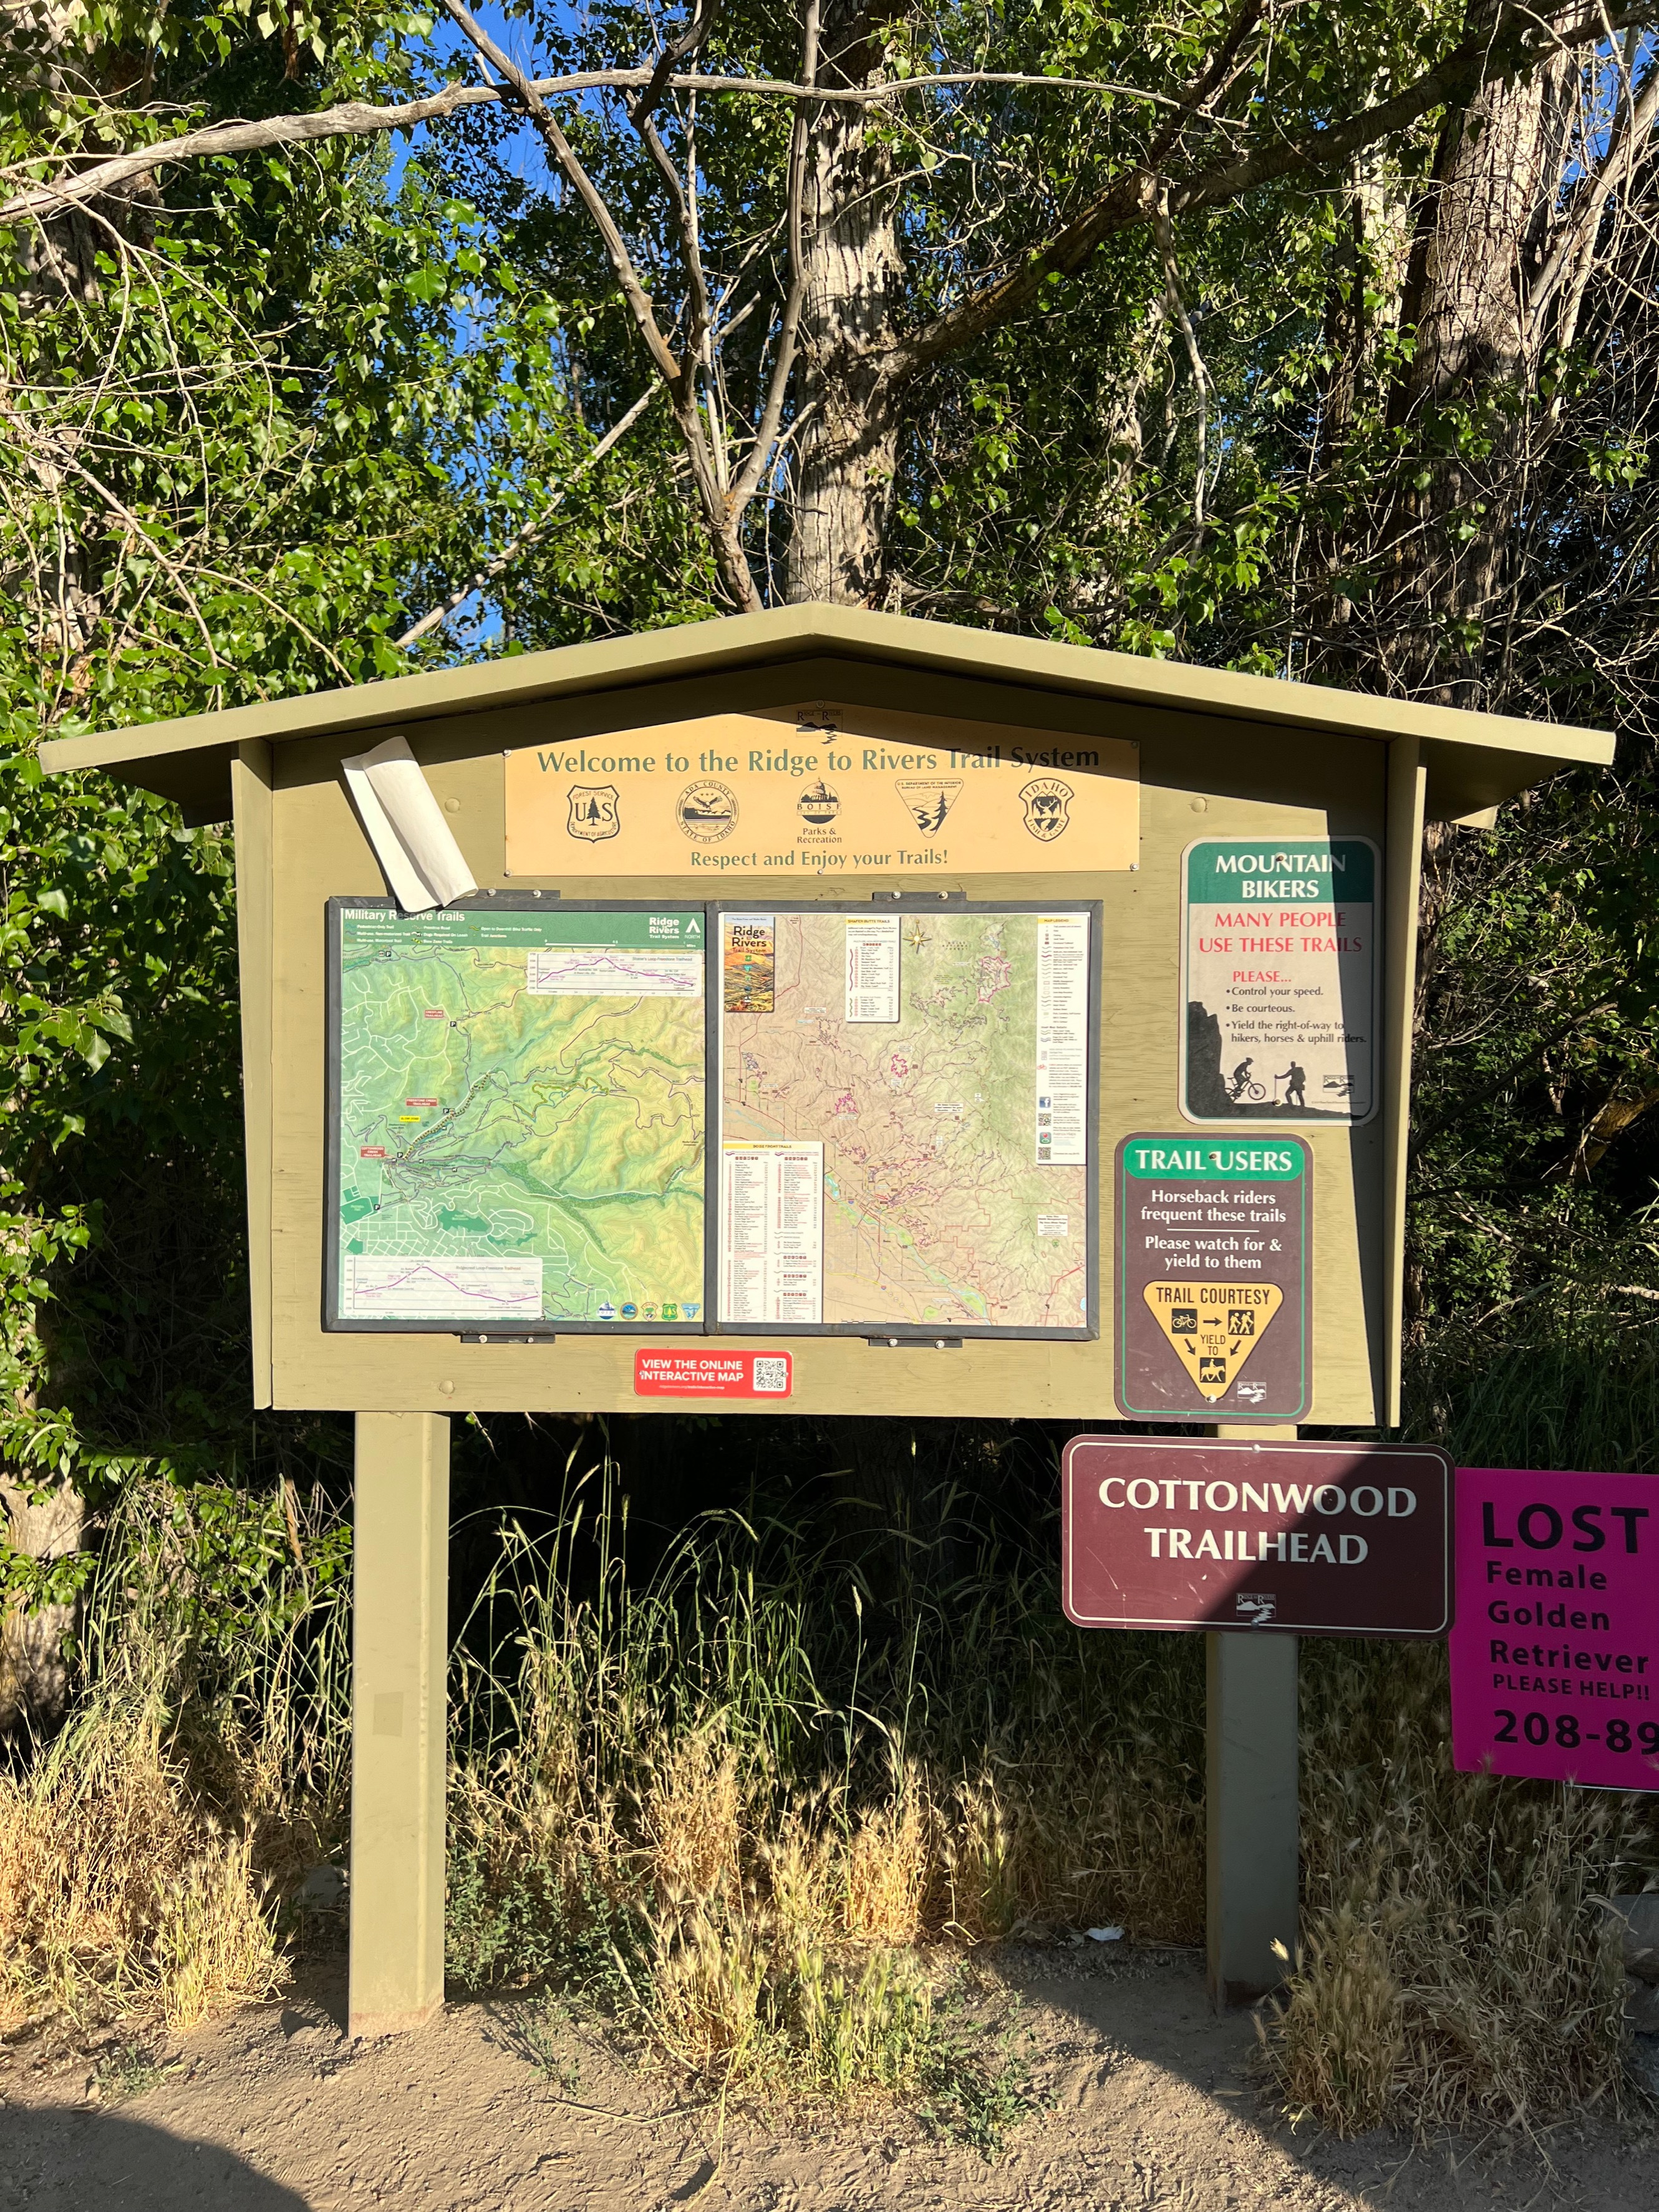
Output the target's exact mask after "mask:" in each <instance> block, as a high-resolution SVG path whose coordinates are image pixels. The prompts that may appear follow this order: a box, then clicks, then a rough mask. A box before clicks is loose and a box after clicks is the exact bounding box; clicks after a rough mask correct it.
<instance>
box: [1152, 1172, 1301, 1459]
mask: <svg viewBox="0 0 1659 2212" xmlns="http://www.w3.org/2000/svg"><path fill="white" fill-rule="evenodd" d="M1311 1182H1312V1163H1311V1158H1310V1153H1309V1150H1308V1147H1307V1146H1306V1145H1305V1144H1304V1142H1303V1141H1302V1139H1300V1138H1298V1137H1292V1136H1279V1135H1277V1134H1274V1135H1273V1137H1272V1138H1271V1139H1269V1138H1267V1136H1265V1135H1264V1136H1260V1137H1258V1136H1254V1135H1253V1136H1251V1137H1249V1138H1248V1139H1244V1138H1241V1139H1233V1138H1231V1137H1230V1138H1224V1139H1212V1138H1200V1137H1197V1136H1195V1135H1194V1133H1192V1132H1191V1131H1190V1130H1188V1131H1187V1132H1186V1133H1184V1134H1179V1135H1176V1136H1154V1135H1146V1136H1136V1137H1126V1138H1125V1139H1123V1142H1122V1143H1121V1145H1120V1146H1118V1152H1117V1309H1116V1347H1115V1348H1116V1359H1115V1375H1116V1390H1117V1403H1118V1410H1119V1412H1120V1413H1123V1414H1125V1415H1127V1417H1128V1418H1129V1419H1133V1420H1154V1421H1191V1420H1194V1419H1196V1420H1203V1419H1210V1420H1222V1419H1225V1420H1228V1421H1249V1420H1256V1421H1295V1420H1300V1419H1303V1418H1304V1416H1305V1415H1306V1413H1307V1410H1308V1398H1309V1364H1310V1363H1309V1342H1308V1337H1309V1310H1308V1309H1309V1289H1308V1273H1309V1270H1308V1249H1309V1206H1310V1186H1311Z"/></svg>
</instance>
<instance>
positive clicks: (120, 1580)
mask: <svg viewBox="0 0 1659 2212" xmlns="http://www.w3.org/2000/svg"><path fill="white" fill-rule="evenodd" d="M314 1521H315V1516H313V1522H314ZM309 1533H310V1534H313V1536H314V1537H316V1538H317V1540H318V1547H319V1554H320V1557H321V1559H322V1561H323V1562H324V1563H325V1564H326V1562H327V1560H328V1559H330V1558H331V1557H334V1558H337V1555H338V1553H339V1549H340V1547H339V1544H338V1541H337V1538H336V1537H335V1536H334V1534H331V1532H328V1531H326V1530H324V1529H322V1528H320V1526H319V1525H314V1526H313V1528H311V1530H310V1531H309ZM227 1559H230V1560H231V1561H233V1562H234V1565H235V1567H236V1568H237V1570H238V1571H240V1574H241V1576H242V1577H245V1578H251V1575H250V1570H253V1571H257V1570H258V1567H259V1565H260V1564H261V1561H262V1559H264V1560H268V1561H269V1562H270V1563H272V1564H273V1565H274V1570H275V1571H272V1572H270V1573H268V1574H266V1575H264V1576H263V1577H260V1578H259V1580H258V1583H256V1587H255V1590H254V1592H253V1593H249V1592H247V1591H246V1589H243V1590H240V1591H239V1590H237V1589H235V1586H234V1583H232V1585H231V1589H230V1590H229V1592H227V1589H226V1583H227V1579H228V1577H227V1575H226V1562H227ZM318 1573H319V1560H318V1559H316V1558H313V1559H312V1560H311V1561H310V1563H309V1564H308V1565H307V1564H305V1563H303V1562H302V1561H296V1560H295V1559H293V1557H292V1545H291V1542H290V1539H289V1528H288V1522H287V1520H286V1518H285V1517H284V1515H283V1509H282V1506H281V1504H279V1503H276V1504H273V1503H271V1502H269V1501H265V1502H260V1501H252V1500H246V1501H245V1500H241V1499H240V1498H238V1497H237V1496H236V1494H235V1493H234V1492H222V1491H221V1492H203V1493H199V1494H197V1496H196V1497H195V1498H190V1497H187V1496H185V1495H183V1494H181V1493H179V1492H175V1491H173V1490H172V1489H171V1488H170V1487H169V1486H164V1485H161V1484H159V1483H158V1484H156V1485H155V1486H153V1487H151V1488H148V1489H147V1488H144V1487H142V1486H140V1487H137V1488H135V1490H134V1491H133V1492H132V1493H131V1495H130V1497H129V1498H128V1500H127V1502H126V1506H125V1511H124V1513H123V1515H122V1516H121V1517H120V1518H119V1519H118V1521H117V1522H116V1523H115V1525H114V1526H113V1527H112V1529H111V1530H110V1532H109V1536H108V1540H107V1543H106V1551H105V1554H104V1559H103V1563H102V1567H101V1571H100V1576H99V1577H98V1579H97V1581H96V1582H95V1583H94V1587H93V1589H92V1590H91V1592H90V1595H89V1596H88V1601H87V1603H86V1607H85V1609H84V1613H83V1617H82V1624H81V1632H80V1635H79V1637H78V1638H77V1644H76V1651H75V1655H74V1656H75V1660H76V1666H77V1668H78V1678H77V1684H76V1687H77V1692H78V1697H77V1707H76V1715H75V1717H74V1719H73V1721H72V1722H71V1723H70V1726H69V1727H68V1728H67V1729H65V1730H64V1733H63V1734H62V1735H59V1736H58V1739H57V1740H56V1741H54V1742H53V1743H52V1745H51V1746H50V1747H46V1748H45V1749H44V1750H42V1751H40V1752H39V1753H37V1754H36V1755H35V1757H34V1758H33V1760H32V1761H29V1762H27V1763H25V1764H22V1765H19V1766H18V1767H17V1768H16V1769H15V1771H12V1772H11V1773H9V1774H0V2015H3V2016H4V2017H6V2018H7V2019H9V2021H10V2023H11V2024H12V2026H13V2027H14V2028H15V2027H20V2026H21V2025H23V2024H24V2023H26V2022H28V2021H44V2020H46V2019H48V2018H50V2017H52V2016H53V2015H59V2016H62V2017H64V2018H65V2019H66V2020H67V2021H69V2022H70V2024H71V2025H74V2026H79V2027H86V2026H89V2025H91V2024H92V2023H93V2022H94V2021H102V2020H106V2019H109V2018H112V2017H116V2016H120V2015H153V2016H158V2017H160V2018H161V2019H162V2020H164V2021H165V2022H166V2023H167V2026H168V2027H172V2028H174V2029H184V2028H188V2027H193V2026H195V2024H196V2023H197V2021H200V2020H203V2019H204V2018H205V2017H207V2016H208V2015H210V2014H213V2013H216V2012H219V2011H222V2010H224V2009H226V2008H228V2007H231V2006H234V2005H236V2004H240V2003H246V2002H257V2001H259V2000H263V1999H264V1998H266V1997H269V1996H272V1995H273V1994H275V1992H276V1990H279V1989H280V1988H281V1987H282V1986H283V1984H284V1982H285V1981H286V1979H287V1977H288V1972H289V1961H288V1959H287V1957H286V1954H285V1952H284V1949H283V1946H282V1944H281V1943H280V1942H279V1940H278V1936H277V1932H276V1911H275V1904H276V1893H277V1892H278V1890H279V1888H280V1887H281V1884H282V1882H283V1879H284V1878H286V1877H289V1876H291V1875H293V1874H295V1873H296V1872H298V1871H300V1870H301V1869H303V1868H304V1867H306V1866H308V1865H309V1864H312V1863H314V1862H315V1859H316V1857H317V1856H318V1855H319V1848H320V1844H321V1843H322V1841H323V1840H324V1839H325V1837H326V1836H328V1835H329V1834H330V1833H331V1832H333V1831H334V1829H335V1827H336V1826H337V1815H336V1812H335V1809H334V1804H333V1803H331V1773H333V1774H337V1771H338V1768H339V1766H341V1765H343V1749H344V1736H343V1727H342V1723H343V1718H344V1712H345V1705H344V1698H343V1688H344V1685H343V1680H342V1679H341V1677H340V1672H339V1668H338V1658H339V1656H340V1654H341V1653H342V1652H343V1641H342V1639H341V1638H340V1636H339V1633H338V1631H339V1628H340V1626H341V1620H342V1615H341V1607H340V1605H339V1590H340V1588H342V1587H343V1585H339V1586H337V1583H336V1582H335V1581H334V1580H331V1579H330V1578H328V1577H325V1588H324V1589H322V1590H321V1591H320V1592H319V1589H317V1588H315V1587H314V1586H313V1580H314V1577H316V1576H317V1575H318ZM238 1600H240V1602H238ZM331 1723H332V1727H331ZM331 1734H332V1735H333V1737H334V1742H333V1745H332V1753H333V1757H334V1759H335V1760H336V1762H337V1764H336V1765H335V1767H334V1768H333V1769H331V1765H330V1752H331V1745H330V1741H329V1739H330V1736H331ZM334 1787H335V1788H336V1789H337V1783H336V1784H334ZM336 1802H337V1800H336Z"/></svg>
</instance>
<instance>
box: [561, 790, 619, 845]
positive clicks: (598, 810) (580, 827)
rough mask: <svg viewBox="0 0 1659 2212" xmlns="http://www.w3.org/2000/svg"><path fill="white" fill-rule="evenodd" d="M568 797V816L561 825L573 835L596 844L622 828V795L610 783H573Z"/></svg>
mask: <svg viewBox="0 0 1659 2212" xmlns="http://www.w3.org/2000/svg"><path fill="white" fill-rule="evenodd" d="M569 796H570V819H569V820H568V822H567V823H565V825H564V826H565V828H566V829H568V832H569V833H570V835H571V836H573V837H582V838H586V841H587V842H588V843H589V844H590V845H597V844H599V842H600V841H601V840H602V839H603V838H605V837H614V836H616V834H617V831H618V830H619V829H621V828H622V811H621V810H622V794H621V793H620V792H619V791H618V790H617V787H616V785H615V784H614V783H573V784H572V785H571V787H570V794H569Z"/></svg>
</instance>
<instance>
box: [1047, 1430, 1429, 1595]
mask: <svg viewBox="0 0 1659 2212" xmlns="http://www.w3.org/2000/svg"><path fill="white" fill-rule="evenodd" d="M1061 1474H1062V1481H1063V1492H1062V1506H1061V1519H1060V1547H1061V1549H1060V1558H1061V1590H1062V1595H1063V1602H1064V1604H1065V1607H1066V1618H1067V1619H1068V1620H1073V1621H1075V1622H1076V1623H1077V1625H1078V1626H1079V1628H1174V1629H1200V1628H1205V1629H1208V1628H1236V1629H1280V1630H1288V1631H1293V1632H1296V1633H1297V1634H1298V1635H1303V1636H1387V1637H1403V1636H1442V1635H1443V1634H1444V1633H1445V1632H1446V1629H1447V1627H1448V1626H1449V1623H1450V1620H1451V1586H1450V1554H1449V1544H1448V1534H1449V1525H1450V1510H1451V1462H1450V1461H1449V1459H1448V1458H1447V1457H1446V1455H1445V1454H1444V1452H1443V1451H1439V1450H1437V1449H1435V1448H1434V1447H1433V1446H1432V1445H1429V1444H1322V1443H1255V1441H1253V1440H1252V1439H1250V1438H1248V1437H1239V1438H1232V1437H1225V1438H1222V1437H1218V1438H1214V1439H1212V1438H1209V1437H1192V1438H1188V1437H1073V1439H1072V1441H1071V1443H1069V1444H1068V1445H1067V1446H1066V1454H1065V1458H1064V1460H1063V1462H1062V1466H1061Z"/></svg>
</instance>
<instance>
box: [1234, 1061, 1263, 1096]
mask: <svg viewBox="0 0 1659 2212" xmlns="http://www.w3.org/2000/svg"><path fill="white" fill-rule="evenodd" d="M1254 1066H1255V1061H1254V1060H1240V1061H1239V1063H1238V1066H1237V1067H1236V1068H1234V1070H1233V1079H1232V1081H1231V1084H1229V1085H1228V1086H1227V1096H1228V1097H1229V1098H1231V1101H1232V1103H1233V1104H1234V1105H1235V1106H1237V1105H1239V1104H1241V1103H1243V1101H1244V1100H1245V1099H1247V1098H1265V1097H1267V1092H1266V1091H1264V1090H1263V1088H1262V1086H1261V1084H1259V1083H1257V1082H1255V1081H1254V1080H1253V1079H1252V1078H1251V1075H1250V1070H1251V1069H1252V1068H1253V1067H1254Z"/></svg>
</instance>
